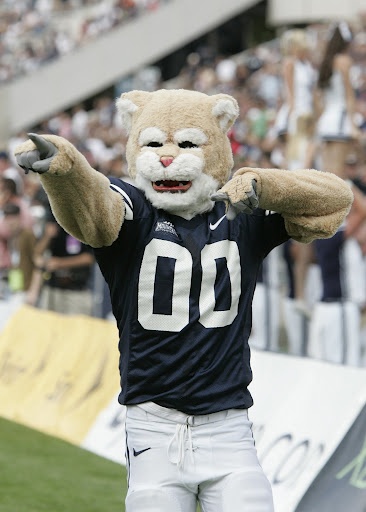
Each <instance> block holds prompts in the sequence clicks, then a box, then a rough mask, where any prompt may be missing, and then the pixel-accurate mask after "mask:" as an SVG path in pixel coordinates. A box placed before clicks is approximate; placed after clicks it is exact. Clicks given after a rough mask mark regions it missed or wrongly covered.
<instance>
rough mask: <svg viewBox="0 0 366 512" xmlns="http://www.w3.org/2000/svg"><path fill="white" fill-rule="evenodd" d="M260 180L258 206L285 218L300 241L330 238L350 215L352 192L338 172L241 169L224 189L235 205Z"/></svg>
mask: <svg viewBox="0 0 366 512" xmlns="http://www.w3.org/2000/svg"><path fill="white" fill-rule="evenodd" d="M252 179H255V180H256V181H257V194H258V196H259V206H260V208H263V209H265V210H271V211H275V212H278V213H281V215H282V216H283V217H284V219H285V226H286V231H287V232H288V234H289V235H290V236H291V237H292V238H293V239H294V240H297V241H299V242H303V243H309V242H311V241H312V240H315V239H316V238H330V237H331V236H333V235H334V234H335V232H336V231H337V229H338V227H339V226H340V224H341V223H342V222H343V220H344V218H345V217H346V215H347V214H348V212H349V210H350V208H351V205H352V202H353V193H352V190H351V188H350V186H349V185H348V184H347V183H346V182H345V181H344V180H342V179H340V178H338V177H337V176H336V175H335V174H332V173H329V172H320V171H315V170H313V169H303V170H296V171H286V170H282V169H251V168H245V167H244V168H242V169H239V170H238V171H237V172H236V173H235V174H234V176H233V178H232V179H231V180H230V181H229V182H228V183H227V184H226V185H225V186H224V187H223V188H222V191H224V192H226V193H227V194H228V196H229V197H230V199H231V202H232V203H233V204H235V203H237V202H239V201H240V200H241V199H242V198H243V197H245V194H246V193H247V192H249V191H250V190H251V187H252Z"/></svg>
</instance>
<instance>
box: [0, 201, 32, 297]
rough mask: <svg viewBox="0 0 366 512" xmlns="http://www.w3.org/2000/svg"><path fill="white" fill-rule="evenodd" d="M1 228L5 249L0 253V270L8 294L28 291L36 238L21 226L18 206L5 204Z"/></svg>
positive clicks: (29, 230) (30, 231)
mask: <svg viewBox="0 0 366 512" xmlns="http://www.w3.org/2000/svg"><path fill="white" fill-rule="evenodd" d="M3 214H4V217H3V219H2V224H3V227H4V228H5V230H6V232H7V237H6V239H5V240H1V242H2V243H4V244H5V246H6V249H5V251H4V252H2V264H1V268H2V271H3V272H4V273H3V278H4V277H5V279H6V281H7V288H8V291H9V292H10V293H17V292H24V291H26V290H28V288H29V286H30V283H31V279H32V274H33V271H34V263H33V255H34V247H35V243H36V237H35V235H34V233H33V230H32V229H29V228H25V227H24V225H23V224H22V219H21V212H20V208H19V206H18V205H16V204H14V203H7V204H6V205H5V207H4V209H3Z"/></svg>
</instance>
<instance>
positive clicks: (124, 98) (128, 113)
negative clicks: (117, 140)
mask: <svg viewBox="0 0 366 512" xmlns="http://www.w3.org/2000/svg"><path fill="white" fill-rule="evenodd" d="M150 96H151V93H150V92H146V91H130V92H125V93H123V94H122V95H121V97H120V98H118V99H117V101H116V107H117V111H118V113H119V115H120V118H121V123H122V127H123V128H124V129H125V130H126V132H127V134H129V133H130V130H131V126H132V116H133V114H134V113H135V112H136V110H138V109H139V108H140V107H143V106H144V105H146V103H147V102H148V101H149V98H150Z"/></svg>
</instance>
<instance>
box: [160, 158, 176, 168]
mask: <svg viewBox="0 0 366 512" xmlns="http://www.w3.org/2000/svg"><path fill="white" fill-rule="evenodd" d="M173 160H174V158H173V157H172V156H162V157H161V158H160V162H161V163H162V164H163V165H164V167H168V166H169V165H170V164H171V163H172V162H173Z"/></svg>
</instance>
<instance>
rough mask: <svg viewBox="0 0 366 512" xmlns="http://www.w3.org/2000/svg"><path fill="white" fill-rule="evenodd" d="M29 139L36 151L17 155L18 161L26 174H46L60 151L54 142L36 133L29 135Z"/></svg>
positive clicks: (32, 150)
mask: <svg viewBox="0 0 366 512" xmlns="http://www.w3.org/2000/svg"><path fill="white" fill-rule="evenodd" d="M28 137H29V138H30V140H31V141H32V142H33V144H34V149H31V150H28V151H23V152H20V153H17V154H16V160H17V163H18V165H19V167H21V168H22V169H24V171H25V173H26V174H28V172H29V171H33V172H37V173H38V174H44V173H45V172H47V171H49V168H50V165H51V162H52V160H53V159H54V157H55V156H56V155H57V153H58V149H57V148H56V146H55V145H54V144H52V142H50V141H48V140H46V139H45V138H43V137H41V136H40V135H37V134H35V133H29V134H28Z"/></svg>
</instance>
